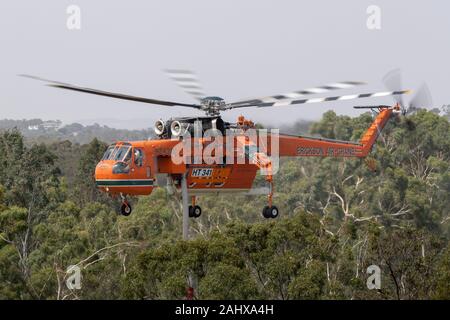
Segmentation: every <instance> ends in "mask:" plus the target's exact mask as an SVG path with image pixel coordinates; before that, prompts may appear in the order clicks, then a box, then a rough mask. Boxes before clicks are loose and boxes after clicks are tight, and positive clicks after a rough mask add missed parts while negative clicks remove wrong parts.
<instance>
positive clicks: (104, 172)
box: [94, 160, 114, 187]
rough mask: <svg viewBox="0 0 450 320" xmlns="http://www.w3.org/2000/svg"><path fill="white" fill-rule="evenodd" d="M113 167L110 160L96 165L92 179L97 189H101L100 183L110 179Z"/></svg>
mask: <svg viewBox="0 0 450 320" xmlns="http://www.w3.org/2000/svg"><path fill="white" fill-rule="evenodd" d="M113 165H114V161H110V160H102V161H100V162H99V163H98V164H97V166H96V167H95V174H94V178H95V182H96V185H97V186H98V187H101V182H102V181H104V180H108V179H111V176H112V168H113Z"/></svg>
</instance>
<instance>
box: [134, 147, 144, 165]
mask: <svg viewBox="0 0 450 320" xmlns="http://www.w3.org/2000/svg"><path fill="white" fill-rule="evenodd" d="M143 160H144V153H143V152H142V150H141V149H138V148H135V149H134V164H135V165H136V166H138V167H142V164H143Z"/></svg>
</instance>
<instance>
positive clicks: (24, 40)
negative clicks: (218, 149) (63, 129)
mask: <svg viewBox="0 0 450 320" xmlns="http://www.w3.org/2000/svg"><path fill="white" fill-rule="evenodd" d="M72 4H74V5H78V6H79V8H80V9H81V30H69V29H68V28H67V27H66V21H67V18H68V14H67V13H66V9H67V7H68V6H69V5H72ZM369 5H378V6H379V7H380V9H381V30H369V29H368V28H367V26H366V21H367V18H368V14H367V13H366V10H367V7H368V6H369ZM449 14H450V2H448V1H440V0H434V1H406V0H405V1H399V0H397V1H375V0H371V1H365V0H341V1H332V0H329V1H318V0H315V1H280V0H277V1H275V0H272V1H269V0H251V1H243V0H220V1H219V0H191V1H186V0H176V1H175V0H146V1H144V0H130V1H112V0H95V1H93V0H72V1H66V0H59V1H54V0H40V1H31V0H29V1H23V0H2V1H1V2H0V41H1V45H0V66H1V68H0V118H13V119H23V118H26V119H30V118H42V119H61V120H63V121H64V122H73V121H83V123H89V122H94V121H97V122H99V123H102V124H103V123H104V124H110V125H111V124H112V125H116V126H120V127H124V126H129V127H134V128H139V127H145V126H147V127H148V126H152V125H153V122H154V120H155V119H157V118H168V117H170V116H187V115H199V114H201V113H198V112H197V111H195V110H191V109H183V108H182V107H173V108H167V107H162V106H153V105H147V104H142V103H137V102H128V101H120V100H114V99H110V98H105V97H99V96H92V95H87V94H82V93H77V92H69V91H64V90H58V89H54V88H50V87H46V86H44V85H43V83H41V82H38V81H33V80H30V79H25V78H20V77H17V74H21V73H27V74H33V75H38V76H41V77H44V78H49V79H55V80H60V81H63V82H64V81H65V82H69V83H74V84H78V85H83V86H88V87H94V88H98V89H104V90H110V91H117V92H120V93H128V94H134V95H140V96H144V97H150V98H159V99H168V100H173V101H180V102H194V100H193V99H192V98H191V97H190V96H188V95H187V94H185V93H183V92H182V91H181V90H180V89H178V87H177V86H176V85H175V84H174V83H173V82H172V81H171V80H170V79H168V78H167V76H166V75H165V74H164V73H163V72H162V69H165V68H184V69H192V70H195V71H196V73H197V74H198V76H199V77H200V79H201V82H202V84H203V86H204V88H205V90H206V92H207V93H208V94H209V95H219V96H221V97H223V98H225V99H226V100H228V101H233V100H238V99H239V100H240V99H242V98H248V97H258V96H265V95H271V94H276V93H286V92H289V91H292V90H296V89H303V88H308V87H311V86H316V85H320V84H325V83H329V82H335V81H341V80H357V81H367V82H368V83H369V85H368V86H365V87H360V88H358V89H356V90H350V91H342V93H353V92H362V93H364V92H372V91H374V90H384V87H383V84H382V82H381V79H382V77H383V76H384V74H385V73H387V72H388V71H389V70H392V69H394V68H401V69H402V70H403V71H404V81H403V82H404V87H405V88H408V89H415V88H417V87H418V86H419V85H420V84H421V83H422V82H423V81H426V82H427V84H428V86H429V88H430V90H431V93H432V96H433V102H434V105H436V106H441V105H443V104H449V103H450V66H449V62H448V61H449V59H450V19H449V18H448V17H449ZM391 101H392V100H391V99H389V98H381V99H371V100H369V101H368V100H361V101H357V102H354V101H347V102H345V101H343V102H335V103H327V104H325V103H324V104H310V105H299V106H291V107H279V108H261V109H256V108H253V109H245V110H244V112H245V115H246V116H248V117H250V118H252V119H253V120H255V121H261V122H265V123H267V124H269V123H270V124H280V123H292V122H294V121H295V120H298V119H317V118H319V117H320V115H321V113H323V112H324V111H326V110H329V109H333V110H335V111H336V112H337V113H339V114H356V113H355V110H353V109H352V106H353V105H355V104H368V103H390V102H391ZM239 113H240V111H228V112H225V113H223V117H224V118H225V119H226V120H229V121H231V120H235V118H236V117H237V116H238V115H239ZM116 120H119V121H116Z"/></svg>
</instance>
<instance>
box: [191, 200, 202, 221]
mask: <svg viewBox="0 0 450 320" xmlns="http://www.w3.org/2000/svg"><path fill="white" fill-rule="evenodd" d="M201 215H202V208H200V207H199V206H197V205H195V196H193V197H192V205H190V206H189V217H190V218H198V217H200V216H201Z"/></svg>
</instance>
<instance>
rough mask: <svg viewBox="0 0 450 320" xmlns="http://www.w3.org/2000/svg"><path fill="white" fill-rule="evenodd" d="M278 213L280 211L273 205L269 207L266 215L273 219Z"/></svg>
mask: <svg viewBox="0 0 450 320" xmlns="http://www.w3.org/2000/svg"><path fill="white" fill-rule="evenodd" d="M279 214H280V211H278V208H277V207H275V206H272V207H270V209H269V210H268V216H269V217H270V218H272V219H275V218H276V217H278V215H279Z"/></svg>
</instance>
